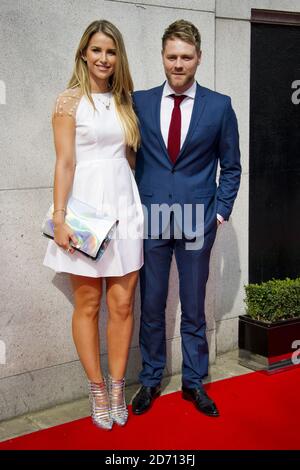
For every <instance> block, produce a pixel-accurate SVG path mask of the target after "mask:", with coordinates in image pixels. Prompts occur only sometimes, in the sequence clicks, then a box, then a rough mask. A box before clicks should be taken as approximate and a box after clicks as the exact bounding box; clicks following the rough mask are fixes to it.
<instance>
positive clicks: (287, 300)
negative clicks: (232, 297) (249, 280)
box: [244, 278, 300, 322]
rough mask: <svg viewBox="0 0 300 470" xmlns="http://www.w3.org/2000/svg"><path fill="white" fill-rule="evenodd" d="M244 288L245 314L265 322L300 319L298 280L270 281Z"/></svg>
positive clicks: (299, 287) (299, 279)
mask: <svg viewBox="0 0 300 470" xmlns="http://www.w3.org/2000/svg"><path fill="white" fill-rule="evenodd" d="M244 287H245V292H246V298H245V299H244V302H245V304H246V312H247V314H248V315H249V316H250V317H251V318H253V319H255V320H261V321H265V322H274V321H278V320H286V319H288V318H295V317H300V278H297V279H289V278H287V279H283V280H279V279H272V280H271V281H267V282H262V283H261V284H248V285H246V286H244Z"/></svg>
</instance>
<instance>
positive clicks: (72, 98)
mask: <svg viewBox="0 0 300 470" xmlns="http://www.w3.org/2000/svg"><path fill="white" fill-rule="evenodd" d="M80 99H81V93H80V89H79V88H74V89H72V88H69V89H68V90H65V91H63V92H62V93H61V94H60V95H58V97H57V99H56V103H55V108H54V111H53V117H63V116H69V117H72V118H74V119H75V115H76V110H77V107H78V105H79V102H80Z"/></svg>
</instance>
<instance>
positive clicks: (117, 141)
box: [43, 89, 144, 277]
mask: <svg viewBox="0 0 300 470" xmlns="http://www.w3.org/2000/svg"><path fill="white" fill-rule="evenodd" d="M92 97H93V101H94V103H95V107H96V111H95V110H94V108H93V106H92V105H91V103H90V102H89V100H88V98H87V97H86V96H80V95H79V94H78V90H76V89H75V90H66V91H65V92H63V93H62V94H61V95H60V96H59V97H58V99H57V102H56V109H55V115H56V116H65V115H68V116H69V117H70V119H75V124H76V137H75V154H76V168H75V174H74V180H73V185H72V189H71V192H70V196H71V195H72V196H74V197H75V198H77V199H80V200H81V201H83V202H85V203H87V204H89V205H90V206H93V207H95V208H96V209H97V210H98V211H99V213H103V215H111V216H113V217H116V218H118V219H119V226H118V231H117V232H116V234H115V236H114V238H113V239H112V240H111V241H110V243H109V245H108V247H107V249H106V250H105V252H104V254H103V255H102V257H101V258H100V259H99V260H97V261H94V260H92V259H89V258H88V257H86V256H85V255H83V254H82V253H79V252H78V251H75V252H74V253H73V254H71V253H68V252H66V251H65V250H64V249H63V248H61V247H59V246H58V245H57V244H56V243H55V242H54V241H53V240H50V241H49V242H48V246H47V250H46V254H45V257H44V261H43V265H44V266H48V267H49V268H52V269H53V270H54V271H56V272H67V273H73V274H77V275H81V276H89V277H107V276H123V275H124V274H127V273H129V272H132V271H136V270H138V269H140V268H141V266H142V265H143V220H144V219H143V211H142V205H141V200H140V196H139V193H138V189H137V185H136V182H135V179H134V176H133V174H132V171H131V169H130V166H129V164H128V161H127V159H126V153H125V152H126V145H125V140H124V131H123V128H122V124H121V121H120V120H119V117H118V114H117V111H116V108H115V103H114V99H113V96H112V94H111V92H109V93H93V94H92Z"/></svg>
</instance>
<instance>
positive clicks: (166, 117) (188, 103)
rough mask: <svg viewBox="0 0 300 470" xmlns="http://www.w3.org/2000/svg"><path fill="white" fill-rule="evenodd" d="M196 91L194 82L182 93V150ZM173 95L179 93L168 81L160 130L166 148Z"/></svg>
mask: <svg viewBox="0 0 300 470" xmlns="http://www.w3.org/2000/svg"><path fill="white" fill-rule="evenodd" d="M196 89H197V83H196V82H195V81H194V83H193V84H192V85H191V86H190V88H188V89H187V90H186V91H185V92H184V93H181V94H183V95H186V98H184V100H183V101H182V102H181V105H180V111H181V135H180V148H181V147H182V145H183V143H184V141H185V139H186V136H187V133H188V130H189V126H190V122H191V117H192V112H193V106H194V101H195V96H196ZM173 94H175V95H178V93H175V91H174V90H173V89H172V88H171V87H170V85H169V83H168V82H167V81H166V83H165V86H164V89H163V93H162V98H161V105H160V129H161V133H162V136H163V139H164V142H165V145H166V148H168V136H169V127H170V122H171V117H172V112H173V108H174V98H173V97H172V96H171V95H173ZM217 218H218V220H219V221H220V222H221V223H222V222H223V221H224V218H223V217H222V216H221V215H220V214H217Z"/></svg>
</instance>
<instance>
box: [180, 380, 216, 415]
mask: <svg viewBox="0 0 300 470" xmlns="http://www.w3.org/2000/svg"><path fill="white" fill-rule="evenodd" d="M182 398H183V399H184V400H188V401H191V402H193V403H194V405H195V407H196V408H197V410H198V411H201V412H202V413H204V414H206V415H207V416H213V417H215V418H216V417H218V416H220V414H219V411H218V408H217V407H216V405H215V403H214V402H213V400H212V399H211V398H209V396H208V395H207V393H206V391H205V390H204V388H203V387H198V388H186V387H182Z"/></svg>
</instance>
